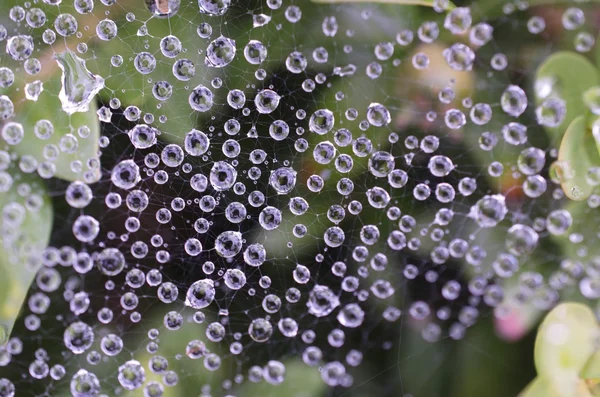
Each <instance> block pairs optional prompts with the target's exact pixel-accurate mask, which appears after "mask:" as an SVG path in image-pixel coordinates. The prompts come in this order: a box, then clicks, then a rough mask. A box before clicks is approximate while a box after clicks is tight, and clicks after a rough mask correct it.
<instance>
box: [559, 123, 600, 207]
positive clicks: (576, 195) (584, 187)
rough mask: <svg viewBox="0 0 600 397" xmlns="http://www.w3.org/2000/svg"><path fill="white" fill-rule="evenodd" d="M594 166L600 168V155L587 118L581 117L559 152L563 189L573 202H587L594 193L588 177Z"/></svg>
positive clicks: (572, 126)
mask: <svg viewBox="0 0 600 397" xmlns="http://www.w3.org/2000/svg"><path fill="white" fill-rule="evenodd" d="M593 166H600V155H599V154H598V151H597V149H596V141H595V139H594V136H593V134H592V131H591V129H590V128H589V127H588V125H587V123H586V119H585V117H584V116H580V117H577V118H576V119H575V120H573V122H572V123H571V124H570V125H569V128H568V129H567V131H566V132H565V135H564V137H563V139H562V142H561V144H560V149H559V151H558V168H557V171H558V172H559V174H560V175H559V179H560V181H561V187H562V189H563V191H564V192H565V194H566V195H567V197H569V198H570V199H571V200H576V201H580V200H585V199H586V198H588V197H589V195H590V194H591V193H592V192H593V190H594V186H593V185H591V184H590V183H589V182H588V180H587V175H586V174H587V172H588V170H589V169H590V168H591V167H593Z"/></svg>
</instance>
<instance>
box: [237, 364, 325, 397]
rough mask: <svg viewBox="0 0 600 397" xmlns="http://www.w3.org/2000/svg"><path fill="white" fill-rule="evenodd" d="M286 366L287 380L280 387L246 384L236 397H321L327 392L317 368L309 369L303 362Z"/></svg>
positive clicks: (263, 382) (264, 382)
mask: <svg viewBox="0 0 600 397" xmlns="http://www.w3.org/2000/svg"><path fill="white" fill-rule="evenodd" d="M283 363H284V364H285V372H286V375H285V380H284V381H283V383H282V384H280V385H272V384H270V383H267V382H266V381H264V380H263V381H261V382H259V383H251V382H246V383H245V384H244V385H243V386H242V387H240V388H239V389H238V390H235V391H234V394H233V395H234V396H238V397H245V396H260V397H279V396H287V397H319V396H322V395H323V393H324V392H325V390H326V388H327V385H326V384H325V382H324V381H323V380H322V379H321V375H320V372H319V370H318V369H317V368H314V367H309V366H308V365H306V364H304V363H303V362H302V360H299V359H297V360H289V361H285V362H283Z"/></svg>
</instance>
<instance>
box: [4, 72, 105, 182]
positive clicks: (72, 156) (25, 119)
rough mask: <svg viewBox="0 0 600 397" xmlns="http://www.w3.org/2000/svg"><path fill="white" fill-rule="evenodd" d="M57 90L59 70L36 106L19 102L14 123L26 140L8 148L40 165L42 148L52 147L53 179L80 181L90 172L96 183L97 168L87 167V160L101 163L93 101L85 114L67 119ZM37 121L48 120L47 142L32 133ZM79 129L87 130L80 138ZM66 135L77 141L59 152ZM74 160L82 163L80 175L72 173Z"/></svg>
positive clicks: (98, 134)
mask: <svg viewBox="0 0 600 397" xmlns="http://www.w3.org/2000/svg"><path fill="white" fill-rule="evenodd" d="M60 87H61V82H60V71H58V72H55V75H54V76H53V77H52V78H51V79H50V80H49V81H46V82H45V83H44V91H43V92H42V93H41V95H40V96H39V98H38V100H37V102H36V103H35V106H32V105H33V103H31V102H29V101H28V100H26V99H25V98H22V99H21V101H23V102H21V103H20V104H19V106H18V110H17V112H16V118H15V121H18V122H19V123H21V124H22V125H23V129H24V130H25V137H24V138H23V140H22V141H21V142H20V143H19V144H18V145H15V146H11V148H10V149H11V151H14V152H15V153H18V154H19V155H20V156H25V155H27V156H32V157H34V158H35V159H36V160H37V162H38V164H39V163H42V162H44V161H48V160H46V158H45V157H44V148H45V147H46V146H47V145H54V146H55V147H56V149H57V150H58V156H57V157H56V158H55V159H54V160H52V161H51V162H52V163H53V164H54V165H55V167H56V172H55V174H54V176H56V177H58V178H61V179H66V180H69V181H74V180H83V174H84V173H85V172H86V171H90V172H92V173H93V175H94V178H93V180H97V179H98V177H99V176H100V167H99V166H98V167H96V168H92V169H90V168H88V160H90V159H92V160H94V161H95V162H99V160H100V159H99V156H98V151H99V144H98V142H99V138H100V122H99V121H98V116H97V114H96V111H97V105H96V102H95V101H94V100H92V101H91V102H90V105H89V110H88V111H86V112H77V113H73V114H72V115H70V116H69V115H68V114H67V113H65V112H64V111H63V110H62V106H61V103H60V101H59V100H57V95H58V92H59V91H60ZM40 120H47V121H50V122H51V123H52V125H53V129H54V132H53V134H52V136H50V138H48V139H40V138H38V137H37V136H36V135H35V134H34V128H35V126H36V123H38V122H39V121H40ZM82 127H83V130H86V131H87V132H86V133H85V134H84V135H83V136H82V135H80V134H79V131H78V130H79V129H80V128H82ZM67 134H71V135H72V137H74V138H75V139H76V141H77V146H76V148H75V149H74V150H73V151H72V152H71V153H68V152H64V151H62V150H60V147H61V146H62V145H61V139H66V138H64V137H65V136H66V135H67ZM84 136H85V137H84ZM68 138H69V137H68ZM73 161H80V162H81V165H82V166H81V172H74V171H73V170H72V168H71V163H72V162H73ZM86 180H87V181H89V180H90V179H86Z"/></svg>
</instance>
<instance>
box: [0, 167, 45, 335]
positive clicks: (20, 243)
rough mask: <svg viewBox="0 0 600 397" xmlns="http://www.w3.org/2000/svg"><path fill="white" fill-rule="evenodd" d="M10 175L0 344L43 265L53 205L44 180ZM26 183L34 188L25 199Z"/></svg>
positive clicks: (0, 245)
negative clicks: (43, 252) (22, 193)
mask: <svg viewBox="0 0 600 397" xmlns="http://www.w3.org/2000/svg"><path fill="white" fill-rule="evenodd" d="M7 174H9V175H10V176H11V177H12V186H11V187H10V189H9V190H8V191H6V192H2V193H0V208H1V209H2V216H1V217H0V272H1V274H2V277H0V344H1V343H2V342H3V340H4V339H5V338H6V337H7V336H8V335H10V331H11V329H12V327H13V325H14V322H15V320H16V318H17V316H18V314H19V309H20V308H21V306H22V305H23V303H24V302H23V301H24V299H25V297H26V296H27V291H28V290H29V286H30V284H31V282H32V280H33V278H34V277H35V274H36V272H37V270H38V269H39V267H40V266H41V257H40V256H41V253H42V251H43V250H44V249H45V248H46V246H47V244H48V241H49V239H50V232H51V229H52V218H53V212H52V202H51V200H50V197H49V196H48V193H47V191H46V186H45V184H44V181H43V180H42V179H41V178H39V177H38V176H37V175H28V174H22V173H21V172H13V173H12V174H10V173H7ZM5 176H6V175H5ZM23 184H26V185H28V186H29V187H30V188H31V190H30V191H29V192H28V193H27V195H26V196H23V195H21V194H19V191H18V190H19V189H18V187H19V186H21V185H23ZM21 192H22V190H21Z"/></svg>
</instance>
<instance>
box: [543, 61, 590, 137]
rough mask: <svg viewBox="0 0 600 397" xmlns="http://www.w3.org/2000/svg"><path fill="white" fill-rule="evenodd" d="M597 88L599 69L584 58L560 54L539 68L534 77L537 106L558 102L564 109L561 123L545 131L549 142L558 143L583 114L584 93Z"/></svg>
mask: <svg viewBox="0 0 600 397" xmlns="http://www.w3.org/2000/svg"><path fill="white" fill-rule="evenodd" d="M597 84H598V69H597V68H596V67H595V66H594V64H592V63H591V62H590V61H589V60H587V59H586V58H585V57H584V56H583V55H580V54H577V53H574V52H568V51H561V52H557V53H554V54H552V55H551V56H549V57H548V58H547V59H546V60H545V61H544V62H543V63H542V64H541V65H540V67H539V68H538V70H537V72H536V76H535V87H534V88H535V89H534V91H535V96H536V103H537V104H538V105H539V104H541V103H542V102H544V101H545V100H547V99H549V98H560V99H562V100H563V101H565V103H566V106H567V111H566V114H565V117H564V120H563V122H562V123H561V124H560V125H559V126H557V127H546V130H547V131H548V132H549V133H550V135H551V137H552V138H554V139H555V140H558V139H560V137H561V136H562V135H563V133H564V131H565V129H566V127H567V126H569V125H570V124H571V123H572V121H573V120H574V119H575V117H577V116H579V115H582V114H584V113H585V112H586V106H585V103H584V100H583V93H584V92H585V91H586V90H587V89H588V88H590V87H592V86H594V85H597Z"/></svg>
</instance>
